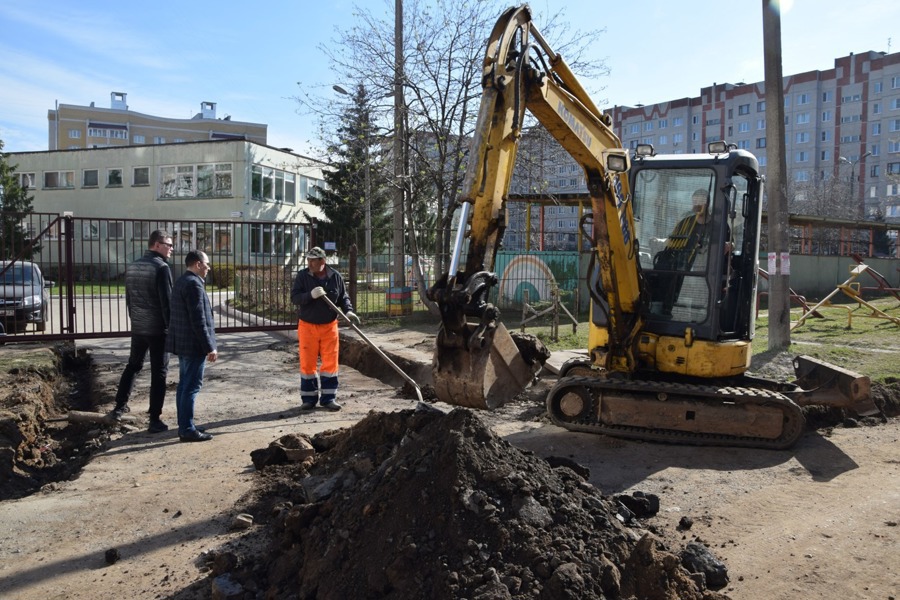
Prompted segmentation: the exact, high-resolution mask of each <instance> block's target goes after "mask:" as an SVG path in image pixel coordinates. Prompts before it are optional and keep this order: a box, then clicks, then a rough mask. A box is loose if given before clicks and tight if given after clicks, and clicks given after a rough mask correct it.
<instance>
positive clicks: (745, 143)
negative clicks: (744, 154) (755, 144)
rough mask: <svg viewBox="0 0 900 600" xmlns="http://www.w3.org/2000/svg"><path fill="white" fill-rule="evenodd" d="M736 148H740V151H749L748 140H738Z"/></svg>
mask: <svg viewBox="0 0 900 600" xmlns="http://www.w3.org/2000/svg"><path fill="white" fill-rule="evenodd" d="M738 148H740V149H742V150H749V149H750V140H740V141H739V142H738Z"/></svg>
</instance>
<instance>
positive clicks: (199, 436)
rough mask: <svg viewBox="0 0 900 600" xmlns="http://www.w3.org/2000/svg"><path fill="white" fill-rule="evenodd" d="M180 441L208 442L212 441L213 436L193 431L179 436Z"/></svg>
mask: <svg viewBox="0 0 900 600" xmlns="http://www.w3.org/2000/svg"><path fill="white" fill-rule="evenodd" d="M178 439H179V441H182V442H207V441H209V440H211V439H212V436H211V435H210V434H208V433H203V432H201V431H197V430H196V429H191V430H190V431H188V432H187V433H186V434H184V435H179V436H178Z"/></svg>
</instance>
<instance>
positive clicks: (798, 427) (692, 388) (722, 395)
mask: <svg viewBox="0 0 900 600" xmlns="http://www.w3.org/2000/svg"><path fill="white" fill-rule="evenodd" d="M568 388H582V390H587V391H589V393H590V398H591V402H592V403H596V402H597V393H601V392H605V391H616V392H629V393H632V394H635V395H638V396H641V395H644V396H647V401H648V402H649V403H653V402H659V400H657V397H656V395H657V393H660V392H664V393H666V394H670V395H673V394H677V395H679V396H686V397H688V398H690V399H691V400H692V401H694V402H701V403H702V402H706V403H709V404H710V405H712V404H717V405H720V404H722V402H723V401H727V402H731V403H734V404H748V403H750V404H758V405H761V406H767V407H778V408H780V409H781V411H782V412H783V413H784V429H783V431H782V434H781V435H780V436H779V437H778V438H775V439H767V438H758V437H743V436H732V435H723V434H712V433H692V432H687V431H675V430H669V429H646V428H643V427H634V426H629V425H613V424H606V423H603V422H601V421H598V420H596V419H594V418H589V419H584V418H583V419H580V420H574V421H568V420H563V419H562V418H560V416H559V415H558V414H557V411H556V410H554V406H553V403H554V399H555V398H557V397H559V396H560V395H561V394H562V393H564V390H565V389H568ZM676 402H677V400H676ZM547 412H548V413H549V415H550V419H551V420H552V421H553V422H554V423H555V424H556V425H559V426H560V427H564V428H566V429H568V430H570V431H581V432H586V433H601V434H604V435H609V436H613V437H620V438H627V439H633V440H644V441H648V442H666V443H672V444H689V445H698V446H737V447H743V448H764V449H771V450H782V449H785V448H789V447H791V446H792V445H793V444H794V443H795V442H796V441H797V439H799V438H800V436H801V435H802V434H803V430H804V427H805V418H804V416H803V411H802V410H801V409H800V407H799V406H797V405H796V404H795V403H794V402H793V401H792V400H791V399H790V398H788V397H787V396H785V395H784V394H781V393H780V392H776V391H773V390H765V389H761V388H748V387H735V386H731V387H726V386H710V385H693V384H684V383H669V382H659V381H635V380H627V379H601V378H597V377H564V378H562V379H560V380H559V381H558V382H557V383H556V385H554V386H553V389H551V390H550V392H549V393H548V394H547ZM585 412H588V413H596V410H595V409H594V407H593V406H592V407H591V409H590V410H588V411H585Z"/></svg>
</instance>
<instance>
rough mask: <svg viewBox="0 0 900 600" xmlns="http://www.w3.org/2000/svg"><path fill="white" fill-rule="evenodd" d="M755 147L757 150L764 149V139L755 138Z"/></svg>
mask: <svg viewBox="0 0 900 600" xmlns="http://www.w3.org/2000/svg"><path fill="white" fill-rule="evenodd" d="M756 147H757V148H765V147H766V138H756Z"/></svg>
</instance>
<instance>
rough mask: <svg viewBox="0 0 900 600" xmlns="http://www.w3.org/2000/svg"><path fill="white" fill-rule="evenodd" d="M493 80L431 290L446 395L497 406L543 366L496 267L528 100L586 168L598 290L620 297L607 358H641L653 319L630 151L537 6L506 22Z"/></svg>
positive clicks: (623, 363)
mask: <svg viewBox="0 0 900 600" xmlns="http://www.w3.org/2000/svg"><path fill="white" fill-rule="evenodd" d="M482 83H483V93H482V98H481V105H480V109H479V113H478V119H477V122H476V127H475V131H474V134H473V138H472V143H471V151H470V156H469V162H468V167H467V170H466V175H465V179H464V182H463V188H462V193H461V197H460V203H461V211H460V218H459V228H458V231H457V236H456V239H455V243H454V246H453V253H452V257H451V262H450V268H449V270H448V272H447V273H446V274H444V276H443V277H441V279H439V280H438V282H437V283H436V284H435V285H434V286H433V287H432V288H431V289H429V292H428V295H429V297H430V298H431V299H432V300H433V301H435V302H436V303H437V304H438V306H439V308H440V312H441V326H440V330H439V333H438V337H437V343H436V348H435V355H434V365H433V375H434V383H435V392H436V394H437V396H438V398H440V399H441V400H443V401H445V402H448V403H451V404H457V405H461V406H471V407H478V408H495V407H497V406H499V405H501V404H503V403H504V402H506V401H507V400H509V399H510V398H512V397H513V396H515V395H516V394H517V393H519V392H520V391H522V390H523V389H524V388H525V387H526V386H527V385H528V384H530V383H531V381H532V380H533V377H534V373H535V371H536V370H537V369H539V368H540V365H539V364H535V362H534V361H529V360H527V357H529V356H532V355H534V354H538V355H540V354H541V353H540V352H529V351H527V350H525V349H524V348H523V343H521V342H520V343H519V344H517V343H516V341H515V340H513V339H512V337H511V336H510V334H509V332H508V331H507V330H506V328H505V327H504V326H503V324H502V323H501V322H500V320H499V311H498V309H497V308H496V307H495V306H494V305H492V304H491V303H490V302H489V294H490V290H491V288H492V287H493V286H494V285H495V284H496V283H497V276H496V274H494V273H493V272H492V270H493V267H494V261H495V257H496V253H497V251H498V249H499V247H500V244H501V241H502V238H503V232H504V224H505V203H506V198H507V193H508V190H509V185H510V179H511V177H512V172H513V167H514V165H515V160H516V152H517V147H518V142H519V138H520V136H521V134H522V128H523V122H524V118H525V112H526V110H527V111H528V112H530V113H531V114H532V115H533V116H534V117H535V118H536V119H537V120H538V121H539V122H540V123H541V124H542V125H543V126H544V127H545V128H546V129H547V131H548V132H549V133H550V134H551V135H552V136H553V137H554V138H555V139H556V140H557V141H558V142H559V143H560V145H561V146H562V147H563V148H564V149H565V150H566V151H567V152H568V153H569V154H570V155H571V156H572V157H573V158H574V159H575V160H576V161H577V162H578V163H579V164H581V166H582V167H583V168H584V171H585V176H586V180H587V182H588V190H589V193H590V195H591V202H592V214H593V219H592V238H593V241H594V247H595V248H596V257H595V258H596V261H597V267H598V272H599V279H598V282H597V285H598V286H599V288H600V289H598V290H595V291H593V292H592V293H601V290H602V294H603V297H604V300H605V302H604V306H607V307H608V315H607V321H608V323H609V326H608V332H609V333H608V336H609V339H608V340H607V344H606V345H605V348H607V352H606V355H605V356H604V357H602V359H601V362H602V363H603V366H604V367H605V368H607V369H610V370H613V371H629V372H630V371H632V370H633V369H634V365H635V357H634V355H633V351H632V348H633V346H634V344H633V340H634V336H635V335H637V333H638V332H639V331H640V330H641V325H642V321H641V316H640V315H641V312H642V311H641V310H640V303H641V302H642V297H641V286H640V282H639V278H640V267H639V263H638V247H637V241H636V240H635V235H634V215H633V213H632V207H631V203H630V194H629V187H628V185H629V184H628V178H627V170H628V167H629V156H628V153H627V151H626V150H625V149H623V148H622V144H621V142H620V141H619V139H618V137H617V136H616V135H615V133H614V132H613V131H612V129H611V127H610V122H609V119H608V117H606V116H604V115H603V114H602V113H601V112H600V110H599V109H598V108H597V107H596V106H595V105H594V103H593V102H592V101H591V99H590V98H589V96H588V95H587V93H586V92H585V91H584V89H583V87H582V86H581V84H580V83H579V82H578V80H577V79H576V78H575V76H574V75H573V74H572V72H571V70H570V69H569V67H568V65H567V64H566V63H565V61H564V60H563V58H562V57H561V56H560V55H559V54H557V53H555V52H554V51H553V50H552V49H551V48H550V46H549V45H548V44H547V42H546V40H545V39H544V38H543V36H541V34H540V32H539V31H538V30H537V28H536V27H535V26H534V23H533V22H532V20H531V13H530V10H529V9H528V7H527V6H520V7H516V8H510V9H509V10H507V11H506V12H504V13H503V15H501V17H500V19H499V20H498V21H497V24H496V25H495V26H494V29H493V31H492V33H491V37H490V39H489V42H488V47H487V52H486V55H485V59H484V65H483V77H482ZM466 240H468V246H467V248H466V252H465V265H464V266H462V267H461V264H462V260H463V250H464V248H463V247H464V245H465V241H466ZM598 241H599V242H600V243H597V242H598Z"/></svg>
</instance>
